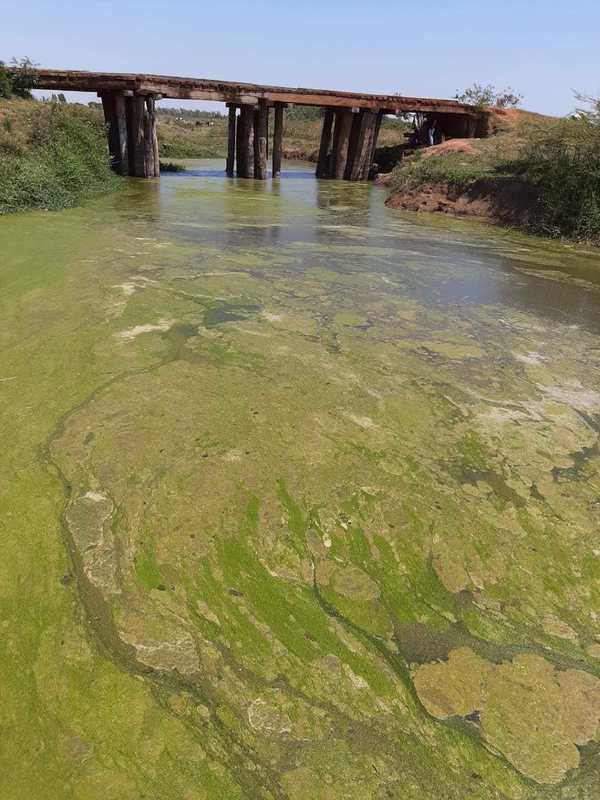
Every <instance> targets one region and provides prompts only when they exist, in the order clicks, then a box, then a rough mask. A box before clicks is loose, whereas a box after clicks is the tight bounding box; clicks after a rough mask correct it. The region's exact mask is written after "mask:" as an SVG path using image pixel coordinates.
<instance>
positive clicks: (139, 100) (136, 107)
mask: <svg viewBox="0 0 600 800" xmlns="http://www.w3.org/2000/svg"><path fill="white" fill-rule="evenodd" d="M122 100H123V102H124V107H125V114H124V122H125V123H126V129H127V137H126V141H127V155H128V159H127V161H128V167H129V175H130V176H131V177H133V178H157V177H158V176H159V175H160V160H159V155H158V138H157V135H156V105H155V102H156V98H155V97H154V95H131V96H126V97H124V98H122ZM118 102H119V101H117V103H118Z"/></svg>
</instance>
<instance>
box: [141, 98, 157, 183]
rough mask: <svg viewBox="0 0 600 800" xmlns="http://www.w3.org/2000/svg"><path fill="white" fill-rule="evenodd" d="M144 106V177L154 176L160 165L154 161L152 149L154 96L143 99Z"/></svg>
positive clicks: (154, 118) (155, 156) (153, 138)
mask: <svg viewBox="0 0 600 800" xmlns="http://www.w3.org/2000/svg"><path fill="white" fill-rule="evenodd" d="M145 101H146V108H145V109H144V148H145V164H144V172H145V174H144V177H145V178H154V177H155V175H156V174H157V171H158V172H159V173H160V166H159V164H158V163H156V160H157V153H155V150H154V140H155V138H156V115H155V112H154V98H153V97H152V96H148V97H146V99H145Z"/></svg>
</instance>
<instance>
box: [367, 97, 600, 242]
mask: <svg viewBox="0 0 600 800" xmlns="http://www.w3.org/2000/svg"><path fill="white" fill-rule="evenodd" d="M599 166H600V126H599V125H598V121H597V116H596V115H595V113H591V114H589V115H587V116H585V115H583V116H581V117H580V118H578V119H563V120H556V119H552V118H548V117H542V116H540V115H537V114H530V113H527V112H521V111H514V110H511V111H502V112H498V113H497V115H496V128H495V132H494V133H493V135H492V136H490V137H489V138H487V139H453V140H450V141H447V142H444V143H442V144H440V145H436V146H435V147H431V148H428V149H426V150H422V151H419V152H418V153H416V154H414V155H411V156H409V157H408V158H406V159H405V160H403V161H402V162H401V163H400V164H398V165H397V166H396V167H395V169H394V170H393V172H392V173H391V174H389V176H387V175H386V176H381V177H380V179H379V181H378V182H379V183H380V184H382V185H386V186H389V187H390V189H391V195H390V197H389V198H388V201H387V202H388V205H389V206H391V207H394V208H401V209H405V210H408V211H417V212H419V211H425V212H430V213H431V212H434V213H444V214H451V215H454V216H461V217H473V218H478V219H483V220H485V221H488V222H492V223H495V224H500V225H507V226H511V227H516V228H519V229H521V230H524V231H526V232H528V233H535V234H538V235H542V236H547V237H550V238H562V237H565V238H570V239H574V240H577V241H582V242H586V243H590V244H598V243H599V242H600V180H599V179H598V167H599Z"/></svg>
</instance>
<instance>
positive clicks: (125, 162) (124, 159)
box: [114, 94, 129, 175]
mask: <svg viewBox="0 0 600 800" xmlns="http://www.w3.org/2000/svg"><path fill="white" fill-rule="evenodd" d="M114 97H115V100H114V103H115V105H114V110H115V124H116V128H117V136H118V156H117V163H116V165H115V169H116V170H117V172H119V173H120V174H121V175H129V147H128V142H127V117H126V112H125V98H124V97H123V95H122V94H116V95H115V96H114Z"/></svg>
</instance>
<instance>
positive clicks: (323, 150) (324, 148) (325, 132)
mask: <svg viewBox="0 0 600 800" xmlns="http://www.w3.org/2000/svg"><path fill="white" fill-rule="evenodd" d="M332 129H333V111H332V109H330V108H326V109H325V114H324V116H323V126H322V128H321V143H320V145H319V158H318V160H317V178H327V177H329V175H330V165H329V146H330V144H331V131H332Z"/></svg>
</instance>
